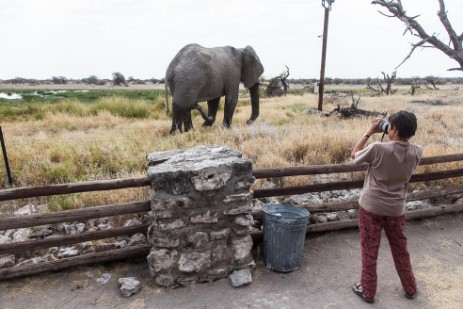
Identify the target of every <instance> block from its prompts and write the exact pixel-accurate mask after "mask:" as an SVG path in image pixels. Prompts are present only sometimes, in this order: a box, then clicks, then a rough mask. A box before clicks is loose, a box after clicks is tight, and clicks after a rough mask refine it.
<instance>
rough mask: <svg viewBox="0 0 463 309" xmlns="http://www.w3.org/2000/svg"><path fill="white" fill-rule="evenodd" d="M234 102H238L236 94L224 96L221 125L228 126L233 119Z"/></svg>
mask: <svg viewBox="0 0 463 309" xmlns="http://www.w3.org/2000/svg"><path fill="white" fill-rule="evenodd" d="M236 103H238V96H237V95H236V96H234V95H233V96H232V97H231V98H230V97H229V96H227V97H225V107H224V113H223V126H224V127H225V128H230V127H231V124H232V119H233V113H234V112H235V107H236Z"/></svg>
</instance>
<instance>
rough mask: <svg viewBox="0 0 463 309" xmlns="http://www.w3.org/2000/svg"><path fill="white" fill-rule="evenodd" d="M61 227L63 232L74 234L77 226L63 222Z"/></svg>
mask: <svg viewBox="0 0 463 309" xmlns="http://www.w3.org/2000/svg"><path fill="white" fill-rule="evenodd" d="M63 229H64V233H66V235H75V234H77V228H76V226H75V225H74V224H66V223H63Z"/></svg>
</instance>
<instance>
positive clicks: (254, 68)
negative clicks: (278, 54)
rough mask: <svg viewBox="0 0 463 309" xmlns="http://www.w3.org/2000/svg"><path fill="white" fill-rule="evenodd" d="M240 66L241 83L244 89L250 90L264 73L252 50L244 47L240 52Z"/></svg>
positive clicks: (249, 47)
mask: <svg viewBox="0 0 463 309" xmlns="http://www.w3.org/2000/svg"><path fill="white" fill-rule="evenodd" d="M241 56H242V59H243V61H242V65H241V82H243V84H244V87H246V88H251V87H252V86H254V84H255V83H257V82H258V81H259V77H260V76H261V75H262V73H264V67H263V66H262V63H260V60H259V57H258V56H257V54H256V52H255V51H254V48H252V47H251V46H246V47H245V48H244V49H242V50H241Z"/></svg>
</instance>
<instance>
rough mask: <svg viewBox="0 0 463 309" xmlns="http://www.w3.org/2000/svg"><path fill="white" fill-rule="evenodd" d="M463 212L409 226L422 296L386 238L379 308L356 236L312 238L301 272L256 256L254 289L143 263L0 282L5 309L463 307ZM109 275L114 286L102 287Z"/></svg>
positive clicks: (333, 234)
mask: <svg viewBox="0 0 463 309" xmlns="http://www.w3.org/2000/svg"><path fill="white" fill-rule="evenodd" d="M462 223H463V214H457V215H445V216H440V217H436V218H431V219H422V220H417V221H410V222H407V225H406V234H407V237H408V240H409V250H410V253H411V256H412V263H413V266H414V270H415V275H416V277H417V283H418V289H419V295H418V297H417V299H415V300H408V299H406V298H405V297H404V296H403V291H402V287H401V284H400V281H399V278H398V276H397V274H396V272H395V269H394V265H393V261H392V258H391V254H390V251H389V246H388V243H387V239H386V238H385V236H384V235H383V242H382V244H381V248H380V254H379V261H378V277H379V281H378V292H377V295H376V298H375V300H376V302H375V304H373V305H370V304H367V303H364V302H363V301H362V300H361V299H360V298H359V297H358V296H356V295H354V294H353V293H352V291H351V285H352V284H353V282H354V281H358V279H359V273H360V250H359V237H358V230H356V229H350V230H344V231H337V232H329V233H323V234H308V235H307V238H306V241H305V245H304V252H303V256H302V260H301V268H300V269H299V270H297V271H294V272H291V273H286V274H285V273H277V272H273V271H271V270H268V269H267V268H266V267H265V265H264V263H263V261H262V258H261V257H260V256H257V257H256V264H257V266H256V268H255V270H254V272H253V283H252V284H251V285H248V286H246V287H242V288H233V287H232V286H231V285H230V284H229V283H228V280H227V279H223V280H219V281H215V282H212V283H205V284H194V285H191V286H189V287H184V288H177V289H166V288H160V287H157V286H155V285H154V284H153V283H152V281H151V280H150V278H149V275H148V272H147V264H146V262H145V261H144V259H140V260H139V261H130V262H119V263H112V264H107V265H98V266H88V267H80V268H76V269H73V270H69V271H63V272H58V273H53V274H45V275H38V276H33V277H29V278H23V279H17V280H10V281H1V282H0V308H2V309H6V308H14V309H20V308H27V309H33V308H133V309H135V308H198V309H199V308H233V309H237V308H243V309H244V308H247V309H258V308H259V309H260V308H279V309H282V308H369V307H375V308H447V309H448V308H461V304H462V303H463V293H461V291H462V290H463V280H462V278H463V247H462V245H463V224H462ZM104 273H110V274H111V280H110V281H109V282H107V283H105V284H103V283H98V282H97V278H99V277H100V276H101V275H102V274H104ZM128 276H135V277H138V278H139V279H140V280H141V281H142V282H143V288H142V290H141V291H140V292H139V293H138V294H136V295H133V296H132V297H129V298H123V297H121V296H120V292H119V288H118V283H117V281H118V278H121V277H128Z"/></svg>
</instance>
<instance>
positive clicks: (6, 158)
mask: <svg viewBox="0 0 463 309" xmlns="http://www.w3.org/2000/svg"><path fill="white" fill-rule="evenodd" d="M0 142H1V144H2V152H3V159H4V160H5V168H6V174H7V176H8V183H9V184H10V187H12V186H13V178H12V177H11V172H10V164H9V162H8V155H7V154H6V146H5V140H4V139H3V132H2V126H0Z"/></svg>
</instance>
